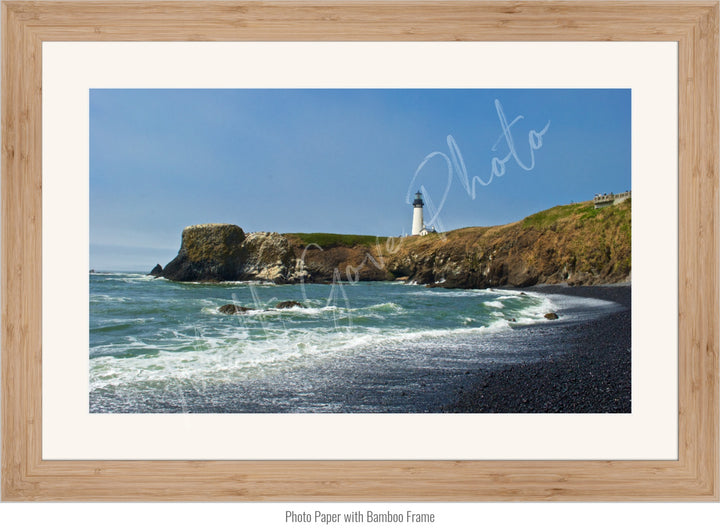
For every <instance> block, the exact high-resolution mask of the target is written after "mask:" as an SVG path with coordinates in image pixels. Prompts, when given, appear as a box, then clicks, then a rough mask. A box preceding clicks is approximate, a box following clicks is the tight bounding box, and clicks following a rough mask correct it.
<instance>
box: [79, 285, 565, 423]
mask: <svg viewBox="0 0 720 531" xmlns="http://www.w3.org/2000/svg"><path fill="white" fill-rule="evenodd" d="M286 300H296V301H299V302H301V303H302V304H303V305H304V306H305V307H304V308H291V309H285V310H276V309H275V305H276V304H277V303H278V302H280V301H286ZM229 303H234V304H237V305H240V306H246V307H251V308H253V310H252V311H250V312H247V313H245V314H238V315H224V314H221V313H220V312H218V308H219V307H220V306H222V305H224V304H229ZM558 306H559V303H558V301H557V300H553V299H552V298H551V297H548V296H542V295H538V294H532V293H527V294H525V293H522V292H520V291H507V290H498V291H492V290H443V289H429V288H426V287H424V286H413V285H407V284H404V283H399V282H359V283H356V284H350V283H341V284H336V285H315V284H312V285H272V284H261V283H220V284H193V283H175V282H170V281H167V280H165V279H156V278H153V277H150V276H147V275H143V274H129V273H100V274H91V275H90V358H89V363H90V411H92V412H256V411H262V412H348V411H356V412H401V411H402V412H404V411H427V410H432V409H433V408H435V407H437V405H438V403H439V402H441V401H442V400H445V399H447V397H446V396H445V394H447V393H449V392H450V390H451V388H452V386H454V385H457V383H458V381H459V379H461V377H462V376H463V375H464V374H466V373H467V371H468V370H469V369H471V368H474V367H477V366H478V365H481V364H492V363H499V362H512V361H513V360H518V359H527V357H528V356H533V355H537V350H536V349H528V348H525V347H524V345H522V344H516V343H517V342H516V343H513V334H512V330H513V328H514V327H518V326H523V325H532V324H533V323H540V322H544V321H545V320H544V317H543V315H544V314H545V313H546V312H548V311H553V310H557V308H558Z"/></svg>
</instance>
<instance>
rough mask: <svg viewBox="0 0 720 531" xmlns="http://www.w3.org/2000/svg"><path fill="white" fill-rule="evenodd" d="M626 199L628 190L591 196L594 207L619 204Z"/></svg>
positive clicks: (628, 195)
mask: <svg viewBox="0 0 720 531" xmlns="http://www.w3.org/2000/svg"><path fill="white" fill-rule="evenodd" d="M627 199H630V191H625V192H623V193H621V194H614V193H612V192H610V193H609V194H595V197H593V203H594V204H595V208H596V209H598V208H605V207H607V206H611V205H619V204H620V203H622V202H623V201H625V200H627Z"/></svg>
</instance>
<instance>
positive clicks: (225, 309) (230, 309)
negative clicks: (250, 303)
mask: <svg viewBox="0 0 720 531" xmlns="http://www.w3.org/2000/svg"><path fill="white" fill-rule="evenodd" d="M250 310H252V308H246V307H245V306H238V305H236V304H225V305H223V306H220V308H218V311H219V312H220V313H224V314H227V315H235V314H236V313H245V312H249V311H250Z"/></svg>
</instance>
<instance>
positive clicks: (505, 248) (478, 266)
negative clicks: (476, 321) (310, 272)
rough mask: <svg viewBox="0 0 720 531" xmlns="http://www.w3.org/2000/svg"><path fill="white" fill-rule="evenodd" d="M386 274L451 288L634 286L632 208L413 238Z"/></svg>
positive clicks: (566, 210)
mask: <svg viewBox="0 0 720 531" xmlns="http://www.w3.org/2000/svg"><path fill="white" fill-rule="evenodd" d="M386 267H387V270H388V271H389V272H390V273H392V274H393V275H395V276H408V277H410V279H411V280H415V281H416V282H418V283H421V284H430V285H439V286H443V287H447V288H488V287H496V286H508V285H509V286H516V287H524V286H531V285H534V284H544V283H547V284H557V283H561V282H567V283H568V284H572V285H581V284H606V283H616V282H624V281H629V280H630V274H631V202H630V201H626V202H624V203H622V204H619V205H616V206H612V207H607V208H603V209H599V210H595V208H594V207H593V205H592V202H586V203H577V204H573V205H564V206H558V207H554V208H551V209H549V210H546V211H543V212H539V213H537V214H534V215H532V216H529V217H527V218H525V219H523V220H522V221H518V222H516V223H511V224H509V225H503V226H498V227H471V228H465V229H459V230H455V231H452V232H449V233H447V234H445V235H442V234H430V235H427V236H413V237H410V238H405V239H404V240H403V243H402V246H401V249H400V251H399V252H396V253H393V254H390V255H389V257H388V259H387V260H386Z"/></svg>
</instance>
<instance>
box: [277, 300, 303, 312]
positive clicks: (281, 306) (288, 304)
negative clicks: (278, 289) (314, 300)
mask: <svg viewBox="0 0 720 531" xmlns="http://www.w3.org/2000/svg"><path fill="white" fill-rule="evenodd" d="M304 307H305V306H303V305H302V304H300V303H299V302H298V301H282V302H278V303H277V304H276V305H275V308H276V309H278V310H286V309H288V308H304Z"/></svg>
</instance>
